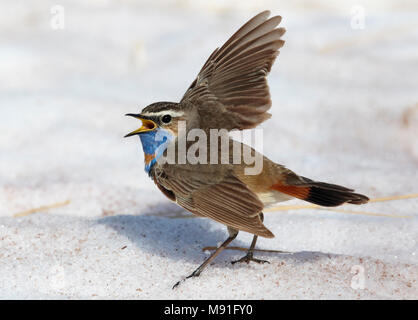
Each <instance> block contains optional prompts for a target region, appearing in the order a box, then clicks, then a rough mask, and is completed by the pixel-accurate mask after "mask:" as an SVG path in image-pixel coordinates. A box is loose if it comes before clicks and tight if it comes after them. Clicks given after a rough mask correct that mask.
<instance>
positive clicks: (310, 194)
mask: <svg viewBox="0 0 418 320" xmlns="http://www.w3.org/2000/svg"><path fill="white" fill-rule="evenodd" d="M303 179H304V181H306V183H303V184H300V185H283V184H280V183H279V184H275V185H273V186H272V189H274V190H276V191H279V192H282V193H285V194H287V195H290V196H292V197H295V198H298V199H301V200H305V201H308V202H311V203H314V204H317V205H320V206H324V207H336V206H339V205H341V204H343V203H352V204H363V203H366V202H368V201H369V198H368V197H366V196H365V195H362V194H359V193H355V192H353V191H354V190H352V189H348V188H345V187H342V186H339V185H335V184H330V183H325V182H316V181H312V180H310V179H307V178H303Z"/></svg>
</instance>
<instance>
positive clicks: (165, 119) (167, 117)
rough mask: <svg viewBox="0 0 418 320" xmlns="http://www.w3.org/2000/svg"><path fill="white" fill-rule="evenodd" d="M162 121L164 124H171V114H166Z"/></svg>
mask: <svg viewBox="0 0 418 320" xmlns="http://www.w3.org/2000/svg"><path fill="white" fill-rule="evenodd" d="M161 121H162V122H164V123H169V122H170V121H171V116H170V115H169V114H166V115H164V116H163V117H162V118H161Z"/></svg>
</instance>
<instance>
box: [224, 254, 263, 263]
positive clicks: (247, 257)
mask: <svg viewBox="0 0 418 320" xmlns="http://www.w3.org/2000/svg"><path fill="white" fill-rule="evenodd" d="M250 261H253V262H257V263H270V262H269V261H267V260H260V259H256V258H254V257H253V253H252V252H248V253H247V254H246V255H245V256H243V257H242V258H241V259H238V260H235V261H231V263H232V264H235V263H237V262H246V263H250Z"/></svg>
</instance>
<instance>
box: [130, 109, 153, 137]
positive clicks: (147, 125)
mask: <svg viewBox="0 0 418 320" xmlns="http://www.w3.org/2000/svg"><path fill="white" fill-rule="evenodd" d="M126 116H130V117H134V118H136V119H139V120H141V122H142V126H141V128H139V129H137V130H135V131H132V132H130V133H128V134H127V135H126V136H125V137H124V138H126V137H131V136H134V135H136V134H140V133H143V132H147V131H152V130H155V129H156V128H157V124H156V123H155V122H154V121H152V120H149V119H144V118H143V117H141V115H140V114H133V113H128V114H126Z"/></svg>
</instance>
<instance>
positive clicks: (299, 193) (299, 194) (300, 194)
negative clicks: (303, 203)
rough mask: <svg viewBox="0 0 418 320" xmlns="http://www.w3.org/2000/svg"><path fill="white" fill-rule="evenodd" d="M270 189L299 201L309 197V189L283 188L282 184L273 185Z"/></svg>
mask: <svg viewBox="0 0 418 320" xmlns="http://www.w3.org/2000/svg"><path fill="white" fill-rule="evenodd" d="M271 188H272V189H274V190H276V191H279V192H281V193H285V194H287V195H289V196H292V197H295V198H298V199H301V200H306V199H307V198H308V197H309V189H310V187H295V186H284V185H282V184H275V185H273V186H272V187H271Z"/></svg>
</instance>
